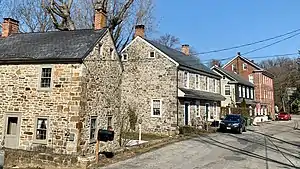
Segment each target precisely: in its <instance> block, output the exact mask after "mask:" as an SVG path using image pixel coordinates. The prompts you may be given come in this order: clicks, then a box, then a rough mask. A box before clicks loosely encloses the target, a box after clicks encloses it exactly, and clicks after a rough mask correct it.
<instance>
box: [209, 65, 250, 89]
mask: <svg viewBox="0 0 300 169" xmlns="http://www.w3.org/2000/svg"><path fill="white" fill-rule="evenodd" d="M212 69H214V70H216V71H218V72H220V73H221V74H223V75H225V76H227V77H229V78H230V79H232V80H234V81H236V82H237V83H239V84H243V85H246V86H251V87H254V84H253V83H251V82H249V81H248V80H245V79H244V78H243V77H241V76H240V75H238V74H236V73H234V72H231V71H228V70H225V69H223V68H220V67H217V66H214V67H212Z"/></svg>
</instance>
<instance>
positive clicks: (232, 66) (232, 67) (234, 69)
mask: <svg viewBox="0 0 300 169" xmlns="http://www.w3.org/2000/svg"><path fill="white" fill-rule="evenodd" d="M231 70H232V71H234V72H236V66H235V64H232V65H231Z"/></svg>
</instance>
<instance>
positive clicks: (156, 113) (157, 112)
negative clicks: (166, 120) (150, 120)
mask: <svg viewBox="0 0 300 169" xmlns="http://www.w3.org/2000/svg"><path fill="white" fill-rule="evenodd" d="M161 105H162V104H161V100H159V99H154V100H152V110H151V112H152V117H160V116H161Z"/></svg>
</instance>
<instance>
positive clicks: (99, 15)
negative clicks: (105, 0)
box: [94, 8, 107, 30]
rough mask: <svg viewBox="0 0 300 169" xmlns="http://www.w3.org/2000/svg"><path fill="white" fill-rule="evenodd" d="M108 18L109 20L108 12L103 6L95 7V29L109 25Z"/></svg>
mask: <svg viewBox="0 0 300 169" xmlns="http://www.w3.org/2000/svg"><path fill="white" fill-rule="evenodd" d="M106 20H107V12H106V11H105V10H104V9H102V8H100V9H95V18H94V29H95V30H99V29H103V28H105V27H107V25H106V22H107V21H106Z"/></svg>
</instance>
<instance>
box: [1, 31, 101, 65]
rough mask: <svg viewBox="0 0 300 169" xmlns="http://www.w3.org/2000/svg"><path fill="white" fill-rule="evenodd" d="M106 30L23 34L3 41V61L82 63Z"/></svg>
mask: <svg viewBox="0 0 300 169" xmlns="http://www.w3.org/2000/svg"><path fill="white" fill-rule="evenodd" d="M106 31H107V29H101V30H98V31H95V30H92V29H90V30H75V31H54V32H46V33H20V34H14V35H11V36H9V37H7V38H3V39H1V38H0V39H1V40H0V61H5V60H20V61H21V60H47V59H58V60H59V59H82V58H84V57H85V56H86V54H87V53H88V52H89V50H91V49H92V47H93V46H94V45H95V43H96V42H97V41H98V40H99V39H101V38H102V37H103V36H104V34H105V33H106Z"/></svg>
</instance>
